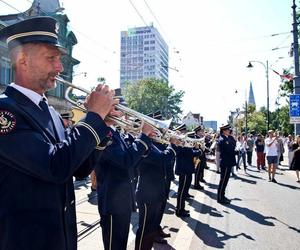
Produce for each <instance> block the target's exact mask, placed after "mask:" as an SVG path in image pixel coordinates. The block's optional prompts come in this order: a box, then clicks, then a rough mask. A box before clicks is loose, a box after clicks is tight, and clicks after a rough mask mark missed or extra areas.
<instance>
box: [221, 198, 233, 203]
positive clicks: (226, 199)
mask: <svg viewBox="0 0 300 250" xmlns="http://www.w3.org/2000/svg"><path fill="white" fill-rule="evenodd" d="M223 199H224V200H225V201H226V202H228V203H230V202H231V200H230V199H228V198H227V197H224V198H223Z"/></svg>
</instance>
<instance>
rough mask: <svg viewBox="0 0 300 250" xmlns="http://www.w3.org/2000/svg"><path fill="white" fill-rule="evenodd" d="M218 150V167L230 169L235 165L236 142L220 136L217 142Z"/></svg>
mask: <svg viewBox="0 0 300 250" xmlns="http://www.w3.org/2000/svg"><path fill="white" fill-rule="evenodd" d="M218 145H219V149H220V167H232V166H235V165H236V159H235V146H236V142H235V140H234V138H233V137H232V136H230V135H229V136H228V137H226V136H225V135H221V136H220V138H219V141H218Z"/></svg>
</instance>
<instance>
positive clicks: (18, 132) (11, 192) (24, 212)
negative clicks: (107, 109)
mask: <svg viewBox="0 0 300 250" xmlns="http://www.w3.org/2000/svg"><path fill="white" fill-rule="evenodd" d="M41 112H43V111H42V110H40V109H39V107H38V106H37V105H36V104H34V103H33V102H32V101H31V100H30V99H29V98H27V97H26V96H25V95H23V94H22V93H21V92H19V91H18V90H16V89H14V88H13V87H10V86H9V87H7V89H6V91H5V93H4V94H2V95H1V96H0V148H1V150H0V249H1V250H4V249H5V250H29V249H30V250H41V249H43V250H48V249H49V250H54V249H55V250H70V249H71V250H74V249H76V248H77V229H76V216H75V200H74V198H75V197H74V187H73V181H72V176H73V174H75V175H78V176H84V175H87V174H88V173H89V171H90V169H91V167H92V166H91V164H92V163H91V162H88V161H86V162H84V160H86V159H87V158H88V157H89V156H90V155H91V153H92V152H94V151H95V150H94V148H95V146H96V145H97V143H96V137H99V138H100V139H102V138H103V137H104V136H105V135H106V133H107V132H108V128H107V127H106V125H105V123H104V122H103V121H102V119H101V118H100V116H98V115H97V114H95V113H88V114H87V116H86V118H85V120H83V122H82V123H81V124H79V125H78V126H76V127H75V128H74V129H72V131H71V134H70V135H69V136H66V135H65V134H64V132H65V129H64V127H63V125H62V122H61V120H60V117H59V116H58V114H55V111H54V109H53V108H52V109H51V113H53V115H54V116H55V119H54V123H55V126H56V128H57V135H56V136H55V135H54V134H51V132H50V130H49V127H48V124H47V122H46V120H45V119H43V116H44V114H43V113H41ZM95 136H96V137H95ZM57 137H58V138H57ZM99 152H100V151H99ZM95 154H97V153H95ZM90 160H91V158H90ZM83 164H84V166H83V168H79V166H80V165H83Z"/></svg>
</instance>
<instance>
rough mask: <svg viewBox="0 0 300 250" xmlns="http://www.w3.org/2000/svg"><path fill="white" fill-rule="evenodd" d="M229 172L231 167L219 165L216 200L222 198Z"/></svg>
mask: <svg viewBox="0 0 300 250" xmlns="http://www.w3.org/2000/svg"><path fill="white" fill-rule="evenodd" d="M230 173H231V167H221V174H220V183H219V188H218V200H222V199H224V197H225V189H226V187H227V184H228V180H229V177H230Z"/></svg>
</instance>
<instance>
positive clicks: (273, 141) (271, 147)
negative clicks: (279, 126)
mask: <svg viewBox="0 0 300 250" xmlns="http://www.w3.org/2000/svg"><path fill="white" fill-rule="evenodd" d="M268 135H269V137H268V138H267V139H265V150H266V156H267V162H268V173H269V181H272V182H275V183H277V181H276V180H275V178H274V177H275V173H276V167H277V164H278V141H277V137H276V136H274V131H273V130H269V131H268Z"/></svg>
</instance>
